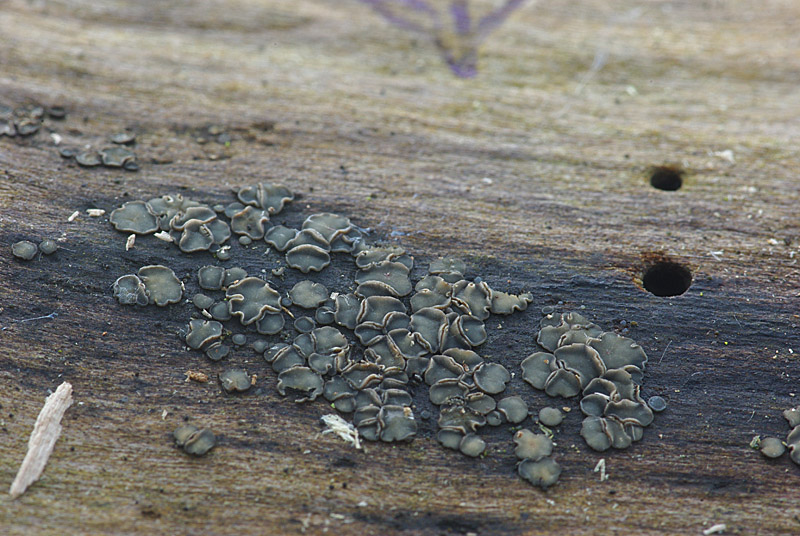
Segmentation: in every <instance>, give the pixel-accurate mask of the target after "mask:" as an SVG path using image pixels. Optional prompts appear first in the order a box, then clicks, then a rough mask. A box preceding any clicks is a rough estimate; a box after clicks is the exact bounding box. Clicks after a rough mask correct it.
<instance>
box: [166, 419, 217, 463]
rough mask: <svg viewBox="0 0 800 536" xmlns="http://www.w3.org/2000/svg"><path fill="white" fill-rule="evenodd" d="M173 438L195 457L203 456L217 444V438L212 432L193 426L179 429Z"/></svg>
mask: <svg viewBox="0 0 800 536" xmlns="http://www.w3.org/2000/svg"><path fill="white" fill-rule="evenodd" d="M173 437H174V438H175V443H176V444H177V445H178V446H179V447H181V448H183V450H184V452H186V453H187V454H191V455H193V456H203V455H205V454H206V453H207V452H208V451H209V450H211V449H212V448H214V447H215V446H216V444H217V438H216V437H215V436H214V434H213V432H211V430H207V429H205V428H203V429H198V428H197V427H196V426H192V425H184V426H180V427H178V428H177V429H176V430H175V431H174V432H173Z"/></svg>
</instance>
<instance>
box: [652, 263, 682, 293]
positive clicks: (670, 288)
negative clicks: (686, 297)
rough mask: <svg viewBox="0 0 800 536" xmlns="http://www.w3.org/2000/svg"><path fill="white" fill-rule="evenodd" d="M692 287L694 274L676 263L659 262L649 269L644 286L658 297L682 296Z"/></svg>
mask: <svg viewBox="0 0 800 536" xmlns="http://www.w3.org/2000/svg"><path fill="white" fill-rule="evenodd" d="M691 285H692V272H690V271H689V269H688V268H686V267H685V266H682V265H680V264H678V263H675V262H659V263H657V264H654V265H652V266H650V267H649V268H647V269H646V270H645V272H644V276H643V277H642V286H643V287H644V288H645V290H647V291H648V292H650V293H652V294H654V295H656V296H662V297H667V296H680V295H681V294H683V293H684V292H686V291H687V290H689V287H690V286H691Z"/></svg>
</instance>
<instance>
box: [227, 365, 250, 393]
mask: <svg viewBox="0 0 800 536" xmlns="http://www.w3.org/2000/svg"><path fill="white" fill-rule="evenodd" d="M219 382H220V383H221V384H222V388H223V389H224V390H225V392H227V393H233V392H238V393H242V392H244V391H247V390H248V389H250V386H251V383H250V376H249V375H248V374H247V372H246V371H245V370H243V369H239V368H233V369H228V370H226V371H225V372H223V373H222V374H220V375H219Z"/></svg>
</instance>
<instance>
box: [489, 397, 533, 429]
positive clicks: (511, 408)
mask: <svg viewBox="0 0 800 536" xmlns="http://www.w3.org/2000/svg"><path fill="white" fill-rule="evenodd" d="M497 410H498V411H499V412H500V413H502V414H503V416H504V417H505V418H506V420H507V421H508V422H510V423H512V424H519V423H521V422H522V421H524V420H525V419H526V418H527V417H528V404H526V403H525V401H524V400H522V397H519V396H516V395H514V396H507V397H505V398H504V399H502V400H500V401H499V402H498V403H497Z"/></svg>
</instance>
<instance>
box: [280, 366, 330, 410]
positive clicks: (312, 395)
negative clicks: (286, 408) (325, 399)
mask: <svg viewBox="0 0 800 536" xmlns="http://www.w3.org/2000/svg"><path fill="white" fill-rule="evenodd" d="M324 385H325V382H324V381H323V380H322V376H320V375H319V374H317V373H316V372H314V371H313V370H311V369H310V368H308V367H303V366H300V365H296V366H294V367H292V368H290V369H288V370H284V371H283V372H281V373H280V374H278V392H279V393H280V394H281V395H284V396H285V395H286V389H294V390H296V391H301V392H303V393H305V396H304V397H302V398H299V399H297V400H296V402H304V401H306V400H314V399H316V398H317V397H318V396H319V395H321V394H322V390H323V387H324Z"/></svg>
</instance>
